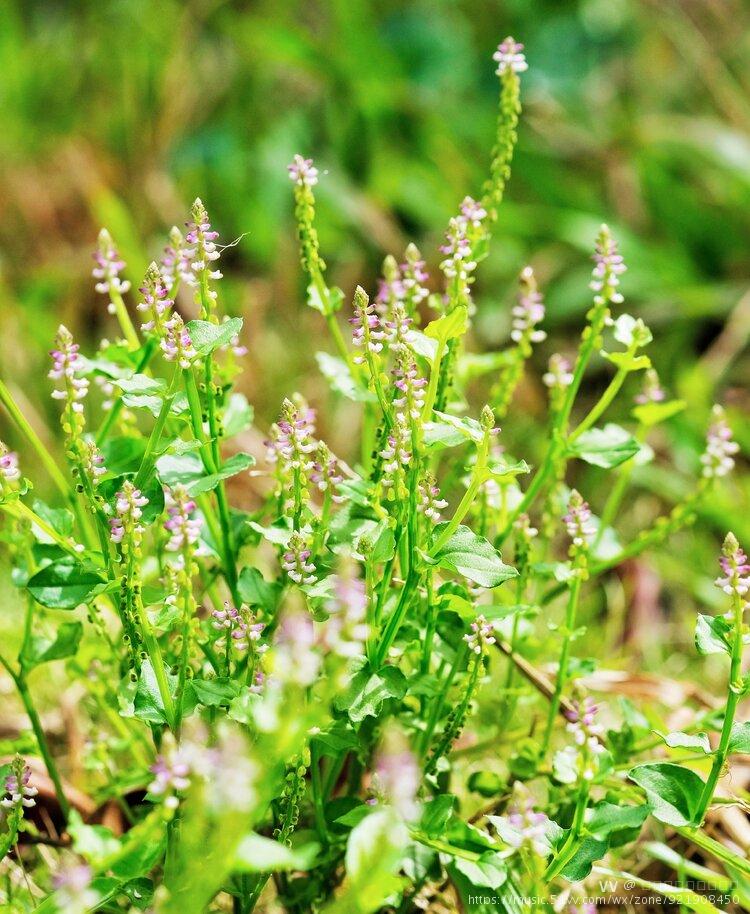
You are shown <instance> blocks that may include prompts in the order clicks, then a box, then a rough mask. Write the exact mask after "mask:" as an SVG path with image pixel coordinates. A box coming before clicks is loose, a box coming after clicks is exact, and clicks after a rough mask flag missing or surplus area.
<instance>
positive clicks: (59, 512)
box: [31, 498, 73, 544]
mask: <svg viewBox="0 0 750 914" xmlns="http://www.w3.org/2000/svg"><path fill="white" fill-rule="evenodd" d="M32 507H33V509H34V511H35V513H36V514H38V515H39V517H41V518H42V520H44V521H46V522H47V523H48V524H49V526H50V527H52V529H53V530H55V531H57V533H59V534H60V536H70V534H71V533H72V532H73V514H72V512H70V511H68V509H67V508H50V506H49V505H48V504H45V502H43V501H40V499H38V498H35V499H34V503H33V505H32ZM31 527H32V530H33V533H34V538H35V539H36V541H37V542H38V543H47V544H50V543H54V542H55V541H54V540H53V539H52V537H51V536H49V535H48V534H47V533H45V532H44V530H42V529H41V528H40V527H37V526H36V524H33V523H32V525H31Z"/></svg>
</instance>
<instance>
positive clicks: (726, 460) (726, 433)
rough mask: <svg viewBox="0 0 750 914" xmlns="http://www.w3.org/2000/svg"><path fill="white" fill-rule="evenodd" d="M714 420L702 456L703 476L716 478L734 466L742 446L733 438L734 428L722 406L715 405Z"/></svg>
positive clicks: (712, 416)
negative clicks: (736, 455) (725, 415)
mask: <svg viewBox="0 0 750 914" xmlns="http://www.w3.org/2000/svg"><path fill="white" fill-rule="evenodd" d="M711 418H712V422H711V425H710V426H709V428H708V434H707V436H706V450H705V453H704V454H703V456H702V457H701V463H702V464H703V476H704V477H705V478H706V479H715V478H717V477H720V476H726V475H727V474H728V473H730V472H731V471H732V469H733V468H734V455H735V454H736V453H737V452H738V451H739V449H740V446H739V445H738V444H737V442H736V441H734V440H733V439H732V429H731V428H730V427H729V425H728V423H727V421H726V419H725V418H724V410H723V409H722V408H721V406H718V405H717V406H714V408H713V412H712V414H711Z"/></svg>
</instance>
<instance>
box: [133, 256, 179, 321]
mask: <svg viewBox="0 0 750 914" xmlns="http://www.w3.org/2000/svg"><path fill="white" fill-rule="evenodd" d="M138 291H139V292H140V293H141V295H142V296H143V301H142V302H139V304H138V305H137V306H136V307H137V308H138V310H139V311H142V312H144V313H145V314H146V316H147V318H148V320H146V321H144V322H143V323H142V324H141V330H143V331H144V332H146V331H150V330H153V331H154V332H155V333H156V335H157V336H159V337H163V336H164V335H165V334H166V332H167V330H168V329H169V328H170V327H171V324H172V321H171V320H170V312H171V310H172V306H173V305H174V301H173V300H172V299H171V298H170V297H169V286H168V285H167V282H166V280H165V279H164V277H163V276H162V274H161V272H160V270H159V267H158V266H157V265H156V264H155V263H151V264H150V266H149V268H148V270H146V276H145V277H144V280H143V285H142V286H141V287H140V289H139V290H138Z"/></svg>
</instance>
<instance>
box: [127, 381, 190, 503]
mask: <svg viewBox="0 0 750 914" xmlns="http://www.w3.org/2000/svg"><path fill="white" fill-rule="evenodd" d="M179 382H180V368H179V366H178V367H176V368H175V370H174V374H173V375H172V380H171V381H170V383H169V387H168V388H167V392H166V394H165V395H164V399H163V400H162V403H161V409H160V410H159V415H158V416H157V417H156V422H155V423H154V427H153V428H152V429H151V434H150V435H149V437H148V441H147V442H146V450H145V451H144V452H143V458H142V460H141V465H140V466H139V467H138V472H137V473H136V476H135V480H134V482H133V485H134V486H135V487H136V489H140V488H142V487H143V486H144V484H145V483H146V482H148V479H149V477H150V475H151V471H152V470H153V468H154V463H155V461H154V460H153V459H152V458H153V454H154V450H155V448H156V446H157V444H158V443H159V441H160V439H161V433H162V432H163V431H164V425H165V424H166V421H167V418H168V416H169V411H170V410H171V408H172V403H173V402H174V398H175V396H176V395H177V387H178V385H179Z"/></svg>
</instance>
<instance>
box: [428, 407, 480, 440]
mask: <svg viewBox="0 0 750 914" xmlns="http://www.w3.org/2000/svg"><path fill="white" fill-rule="evenodd" d="M433 415H435V416H437V418H438V422H437V423H433V422H429V423H427V425H428V426H430V425H435V424H437V425H448V426H450V427H451V428H452V429H453V430H454V431H455V432H456V433H458V434H459V435H460V436H461V439H462V440H463V441H474V442H475V443H476V444H481V443H482V439H483V438H484V429H483V428H482V426H481V425H480V424H479V422H477V420H476V419H472V418H471V417H470V416H452V415H451V414H450V413H441V412H439V411H438V410H434V412H433Z"/></svg>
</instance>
